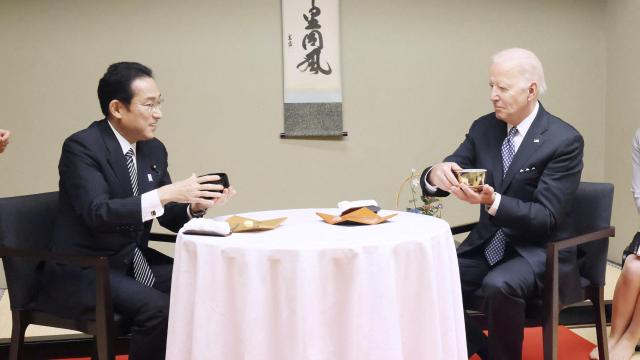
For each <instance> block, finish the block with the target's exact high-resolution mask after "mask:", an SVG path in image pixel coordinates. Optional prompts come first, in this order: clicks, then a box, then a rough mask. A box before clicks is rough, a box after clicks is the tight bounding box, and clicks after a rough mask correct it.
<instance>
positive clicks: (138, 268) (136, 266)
mask: <svg viewBox="0 0 640 360" xmlns="http://www.w3.org/2000/svg"><path fill="white" fill-rule="evenodd" d="M125 157H126V159H127V168H129V177H130V178H131V189H132V190H133V195H134V196H138V171H137V170H136V163H135V162H134V161H133V157H134V155H133V149H131V148H130V149H129V151H127V153H126V154H125ZM133 277H134V278H135V279H136V280H137V281H138V282H140V283H142V284H143V285H146V286H148V287H152V286H153V283H154V282H155V281H156V278H155V276H153V272H152V271H151V268H150V267H149V263H148V262H147V259H145V257H144V254H142V251H141V250H140V248H139V247H137V246H136V248H135V250H134V251H133Z"/></svg>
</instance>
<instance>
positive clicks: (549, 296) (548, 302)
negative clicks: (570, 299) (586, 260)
mask: <svg viewBox="0 0 640 360" xmlns="http://www.w3.org/2000/svg"><path fill="white" fill-rule="evenodd" d="M614 235H615V227H613V226H609V227H608V228H604V229H600V230H596V231H592V232H590V233H586V234H582V235H578V236H574V237H571V238H568V239H563V240H559V241H554V242H550V243H548V244H547V262H546V270H545V275H544V277H545V279H544V284H545V289H544V295H543V297H544V303H545V307H546V309H545V313H547V314H551V316H556V317H557V316H558V315H559V312H560V299H559V297H560V289H559V286H560V281H559V276H560V275H559V273H560V271H559V264H558V261H559V253H560V250H562V249H566V248H568V247H572V246H578V245H580V244H584V243H587V242H591V241H596V240H601V239H604V238H608V237H610V236H614Z"/></svg>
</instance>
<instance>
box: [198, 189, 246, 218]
mask: <svg viewBox="0 0 640 360" xmlns="http://www.w3.org/2000/svg"><path fill="white" fill-rule="evenodd" d="M235 195H236V190H235V189H234V188H233V187H232V186H229V188H227V189H224V190H223V191H222V196H219V197H217V198H214V199H213V201H212V202H213V205H211V206H220V205H224V204H226V203H227V201H229V200H230V199H231V198H232V197H234V196H235ZM211 206H207V205H206V204H199V203H192V204H191V211H192V212H201V211H204V210H206V209H208V208H210V207H211Z"/></svg>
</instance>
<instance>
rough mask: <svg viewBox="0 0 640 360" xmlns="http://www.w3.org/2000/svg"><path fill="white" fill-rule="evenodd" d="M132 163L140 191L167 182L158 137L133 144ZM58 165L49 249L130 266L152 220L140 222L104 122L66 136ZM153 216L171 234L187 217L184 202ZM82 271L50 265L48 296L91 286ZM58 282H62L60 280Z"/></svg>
mask: <svg viewBox="0 0 640 360" xmlns="http://www.w3.org/2000/svg"><path fill="white" fill-rule="evenodd" d="M136 162H137V171H138V188H139V193H140V194H143V193H145V192H147V191H150V190H153V189H156V188H159V187H161V186H163V185H166V184H170V183H171V178H170V177H169V172H168V171H167V151H166V149H165V147H164V145H163V144H162V143H161V142H160V141H159V140H157V139H151V140H147V141H140V142H138V143H137V145H136ZM58 168H59V172H60V201H59V204H60V205H59V212H58V214H57V220H56V226H55V230H54V238H53V245H52V247H53V250H55V251H57V252H61V253H67V254H78V255H101V256H108V257H109V265H110V268H111V271H112V272H118V273H121V274H125V273H126V272H127V271H128V270H129V269H130V266H131V262H132V259H133V250H134V249H135V247H136V246H139V247H141V248H143V249H144V248H146V247H147V243H148V237H149V231H150V229H151V223H152V220H149V221H146V222H144V223H143V222H142V215H141V201H140V195H138V196H133V190H132V187H131V180H130V177H129V171H128V169H127V165H126V160H125V156H124V154H123V153H122V148H121V147H120V144H119V143H118V140H117V139H116V136H115V134H114V133H113V131H112V130H111V128H110V126H109V124H108V123H107V120H100V121H96V122H94V123H92V124H91V125H90V126H89V127H88V128H87V129H85V130H82V131H79V132H77V133H75V134H73V135H71V136H70V137H69V138H67V139H66V140H65V142H64V145H63V147H62V155H61V156H60V163H59V166H58ZM149 174H150V175H151V181H150V180H149ZM158 220H159V222H160V224H161V225H163V226H164V227H166V228H168V229H170V230H172V231H174V232H177V231H178V230H179V229H180V228H181V227H182V225H184V223H186V222H187V221H188V215H187V205H186V204H176V203H170V204H167V205H165V213H164V215H162V216H161V217H159V218H158ZM84 270H86V269H84ZM84 270H83V271H82V272H81V273H78V272H77V271H75V272H71V271H70V269H68V268H66V269H62V268H61V266H53V267H51V270H50V271H49V273H50V275H51V279H50V281H51V282H52V283H55V284H56V287H57V288H53V286H50V285H49V284H46V285H47V286H50V287H51V289H50V291H49V292H48V293H49V295H50V296H53V297H56V296H55V295H54V294H53V293H57V294H61V293H67V294H69V293H72V294H79V293H80V291H79V288H81V287H82V288H84V287H89V288H93V289H94V287H93V285H92V284H93V282H92V280H90V279H91V275H90V274H87V273H86V272H87V271H84ZM89 273H90V271H89ZM61 280H64V281H62V283H61ZM45 293H47V292H45ZM83 294H84V295H80V294H79V296H86V297H87V299H80V300H79V302H80V303H81V304H83V305H87V306H89V304H91V303H92V302H93V292H89V293H84V292H83ZM47 303H48V304H46V305H47V306H46V307H47V308H49V309H50V310H53V311H54V312H55V310H54V309H52V308H58V307H59V306H58V305H55V303H56V301H49V300H47ZM49 304H53V305H51V306H49ZM62 315H63V316H68V315H69V314H67V313H63V314H62Z"/></svg>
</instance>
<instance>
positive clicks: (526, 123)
mask: <svg viewBox="0 0 640 360" xmlns="http://www.w3.org/2000/svg"><path fill="white" fill-rule="evenodd" d="M539 109H540V104H539V103H538V102H537V101H536V106H535V107H534V108H533V111H532V112H531V114H529V115H528V116H527V117H526V118H524V120H522V121H521V122H520V124H518V125H517V126H516V128H517V129H518V134H517V135H515V136H514V137H513V147H514V150H515V153H518V148H520V144H522V140H524V137H525V136H526V135H527V131H529V128H530V127H531V124H532V123H533V120H534V119H535V118H536V116H537V115H538V110H539ZM511 128H513V126H512V125H509V124H507V134H509V131H510V130H511ZM637 138H638V133H636V139H637ZM514 156H515V155H514ZM638 156H639V157H640V155H638ZM430 172H431V170H429V171H428V172H427V173H426V174H425V175H424V179H423V181H424V183H425V185H426V187H427V189H428V190H429V191H432V192H435V191H436V190H437V187H435V186H433V185H431V184H429V182H428V181H427V179H428V178H429V173H430ZM638 189H639V190H638V192H637V194H638V195H636V206H637V205H638V201H639V200H638V199H639V197H640V165H639V168H638ZM443 190H445V191H448V189H443ZM495 195H496V197H495V199H494V201H493V204H492V205H491V207H486V210H487V212H488V213H489V214H490V215H491V216H494V215H495V214H496V212H497V211H498V207H499V206H500V199H501V198H502V196H501V195H500V194H499V193H497V192H496V193H495ZM638 211H640V208H639V210H638Z"/></svg>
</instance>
